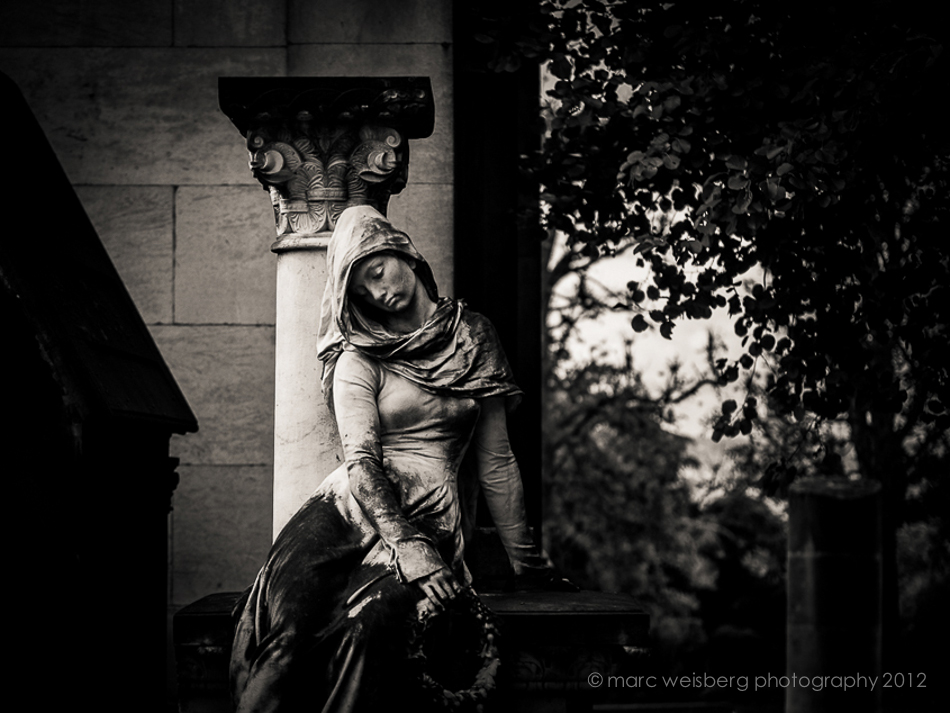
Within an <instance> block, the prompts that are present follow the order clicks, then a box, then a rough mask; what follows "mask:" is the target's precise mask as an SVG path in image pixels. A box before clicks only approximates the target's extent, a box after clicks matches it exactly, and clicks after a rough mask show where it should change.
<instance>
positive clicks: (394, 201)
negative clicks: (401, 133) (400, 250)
mask: <svg viewBox="0 0 950 713" xmlns="http://www.w3.org/2000/svg"><path fill="white" fill-rule="evenodd" d="M410 170H411V169H410ZM388 217H389V219H390V220H391V221H392V223H393V225H395V226H396V227H397V228H399V229H400V230H403V231H405V232H406V233H408V234H409V237H410V238H412V242H413V243H415V246H416V247H417V248H418V249H419V252H421V253H422V254H423V256H424V257H425V259H426V261H427V262H428V263H429V264H430V265H431V266H432V271H433V273H434V274H435V279H436V283H437V284H438V285H439V292H440V293H441V294H443V295H453V296H454V295H455V292H454V289H453V283H454V278H455V266H454V259H455V254H454V250H453V249H452V247H453V246H452V236H453V234H454V233H453V225H454V219H455V211H454V205H453V187H452V185H451V184H445V183H413V182H412V181H411V180H410V181H409V185H408V186H407V187H406V189H405V190H404V191H403V192H402V193H400V194H398V195H395V196H393V197H392V198H391V199H390V200H389V214H388ZM459 296H460V297H464V296H465V295H459Z"/></svg>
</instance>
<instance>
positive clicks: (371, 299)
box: [349, 253, 418, 314]
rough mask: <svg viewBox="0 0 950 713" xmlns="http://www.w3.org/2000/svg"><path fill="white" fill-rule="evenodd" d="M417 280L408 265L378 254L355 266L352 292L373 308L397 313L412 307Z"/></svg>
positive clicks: (392, 256)
mask: <svg viewBox="0 0 950 713" xmlns="http://www.w3.org/2000/svg"><path fill="white" fill-rule="evenodd" d="M417 280H418V278H417V277H416V273H415V272H413V270H412V267H411V266H410V265H409V263H408V262H406V261H405V260H402V259H400V258H398V257H396V256H395V255H392V254H391V253H377V254H375V255H370V256H369V257H366V258H363V259H362V260H360V261H359V262H357V263H356V265H354V266H353V272H352V273H351V274H350V287H349V291H350V294H352V295H353V296H355V297H357V298H359V299H360V300H362V301H363V302H365V303H366V304H368V305H370V306H372V307H375V308H377V309H380V310H383V311H384V312H388V313H390V314H396V313H398V312H401V311H403V310H405V309H406V308H408V307H409V306H410V305H412V303H413V301H414V300H415V297H416V288H417Z"/></svg>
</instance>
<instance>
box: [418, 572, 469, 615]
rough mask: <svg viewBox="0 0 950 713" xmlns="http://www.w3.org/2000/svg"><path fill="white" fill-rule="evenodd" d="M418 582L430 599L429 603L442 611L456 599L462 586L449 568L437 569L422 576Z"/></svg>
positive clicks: (436, 609)
mask: <svg viewBox="0 0 950 713" xmlns="http://www.w3.org/2000/svg"><path fill="white" fill-rule="evenodd" d="M416 584H417V585H418V586H419V588H420V589H421V590H422V593H423V594H425V595H426V598H427V599H428V600H429V604H430V605H431V607H432V608H433V609H434V610H435V611H442V610H443V609H445V607H446V606H447V605H448V603H449V602H451V601H452V600H453V599H455V595H456V594H458V593H459V590H460V589H461V587H460V586H459V583H458V581H456V579H455V577H454V576H453V575H452V573H451V572H450V571H449V570H448V569H445V568H443V569H437V570H436V571H435V572H433V573H432V574H428V575H426V576H425V577H420V578H419V579H417V580H416Z"/></svg>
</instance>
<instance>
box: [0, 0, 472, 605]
mask: <svg viewBox="0 0 950 713" xmlns="http://www.w3.org/2000/svg"><path fill="white" fill-rule="evenodd" d="M0 71H3V72H5V73H6V74H8V75H9V76H10V77H11V78H12V79H13V80H14V81H15V82H16V83H17V84H18V85H19V86H20V89H21V91H22V92H23V94H24V96H25V97H26V99H27V102H28V103H29V104H30V106H31V107H32V109H33V111H34V113H35V114H36V115H37V118H38V119H39V122H40V124H41V125H42V127H43V128H44V130H45V131H46V134H47V137H48V138H49V141H50V143H51V144H52V146H53V148H54V149H55V151H56V153H57V155H58V157H59V159H60V162H61V163H62V164H63V166H64V168H65V170H66V172H67V174H68V176H69V178H70V180H71V181H72V183H73V185H74V186H75V188H76V191H77V192H78V194H79V196H80V198H81V200H82V202H83V204H84V206H85V208H86V211H87V212H88V214H89V216H90V218H91V219H92V221H93V223H94V224H95V226H96V228H97V230H98V231H99V235H100V237H101V238H102V240H103V242H104V244H105V246H106V248H107V249H108V251H109V254H110V255H111V256H112V259H113V261H114V262H115V264H116V267H117V268H118V270H119V272H120V274H121V275H122V277H123V279H124V280H125V283H126V285H127V287H128V289H129V292H130V293H131V295H132V297H133V298H134V300H135V302H136V304H137V305H138V308H139V311H140V312H141V314H142V316H143V318H144V319H145V321H146V323H147V324H148V325H149V328H150V329H151V331H152V334H153V336H154V338H155V340H156V342H157V343H158V345H159V347H160V348H161V350H162V353H163V354H164V356H165V359H166V360H167V362H168V364H169V366H170V367H171V369H172V371H173V373H174V374H175V376H176V378H177V379H178V381H179V384H180V385H181V387H182V390H183V391H184V393H185V396H186V397H187V398H188V401H189V403H190V404H191V406H192V409H193V410H194V412H195V414H196V416H197V418H198V422H199V426H200V431H199V432H198V433H197V434H194V435H189V436H187V437H181V438H179V437H175V438H174V439H173V442H172V446H171V452H172V455H173V456H176V457H178V458H180V459H181V466H180V468H179V473H180V475H181V484H180V485H179V487H178V490H177V491H176V493H175V495H174V498H173V507H174V510H173V512H172V513H171V515H170V516H169V536H170V541H169V552H170V557H169V605H170V613H171V612H173V611H175V610H177V609H178V608H179V607H181V606H182V605H185V604H187V603H189V602H191V601H193V600H195V599H197V598H199V597H201V596H204V595H206V594H210V593H213V592H217V591H227V590H237V589H242V588H244V587H245V586H247V585H248V584H250V582H251V580H252V579H253V577H254V575H255V573H256V571H257V569H258V567H259V566H260V564H261V561H262V560H263V558H264V556H265V554H266V551H267V548H268V546H269V544H270V541H271V535H272V533H271V499H272V486H271V477H272V465H273V411H274V407H273V400H274V398H273V395H274V336H275V335H274V332H275V330H274V287H275V265H276V258H275V256H274V255H273V254H272V253H270V251H269V247H270V244H271V242H272V241H273V239H274V235H275V231H274V226H273V218H272V213H271V207H270V203H269V199H268V197H267V194H266V193H265V192H264V191H262V190H261V188H260V186H259V185H258V184H257V183H256V181H254V180H253V179H252V177H251V175H250V172H249V171H248V169H247V156H246V152H245V149H244V145H243V139H242V137H241V136H240V134H239V133H238V132H237V130H236V129H235V128H234V127H233V125H232V124H231V123H230V122H229V121H228V119H227V118H226V117H225V116H224V115H223V114H222V113H221V112H220V111H219V109H218V105H217V79H218V77H219V76H321V75H322V76H374V75H378V76H400V75H422V76H429V77H431V80H432V84H433V90H434V93H435V102H436V124H435V132H434V134H433V136H432V137H431V138H430V139H427V140H424V141H421V142H415V143H414V144H413V145H412V155H411V159H410V168H409V188H407V189H406V190H405V191H404V192H403V193H402V194H400V195H398V196H396V197H394V198H393V200H392V202H391V204H390V217H391V218H392V220H393V222H394V223H395V224H396V225H398V226H400V227H402V228H404V229H405V230H407V232H409V233H410V234H411V235H412V236H413V238H414V239H415V240H416V242H417V245H418V246H419V248H420V250H421V251H422V252H423V254H425V255H426V257H427V258H428V259H429V261H430V262H431V263H432V265H433V268H434V270H435V272H436V277H437V279H438V280H439V282H440V285H441V286H442V289H443V292H445V293H447V294H452V277H453V276H452V262H453V253H452V235H453V216H452V189H453V186H452V176H453V162H452V156H453V147H452V83H451V2H449V1H448V0H399V1H398V2H397V1H393V0H335V1H333V2H329V1H326V0H325V1H323V2H307V1H306V0H135V2H128V0H30V1H29V2H17V3H9V2H8V3H4V4H3V6H2V9H0ZM7 140H16V137H7ZM25 168H26V167H18V170H20V171H23V170H24V169H25ZM41 168H42V167H41V166H33V167H30V171H29V172H28V175H29V179H27V180H25V181H24V190H23V202H24V205H25V206H26V208H25V215H26V216H28V218H27V220H28V221H29V223H30V224H31V225H30V228H29V231H30V233H31V234H33V235H37V234H41V233H42V232H43V231H44V230H61V229H64V227H65V226H61V225H58V224H57V220H56V211H55V206H51V205H47V204H45V203H44V202H43V200H42V186H43V180H42V176H43V172H42V170H40V169H41ZM34 201H35V202H36V203H37V204H39V206H41V208H40V209H39V210H38V211H37V209H36V207H35V204H34ZM34 212H38V214H37V215H36V216H34V215H33V213H34ZM24 222H25V221H24ZM27 237H28V236H27ZM39 257H40V256H39V255H38V258H39ZM318 299H319V296H316V295H315V296H314V308H315V309H316V308H317V304H318ZM119 506H121V505H119ZM116 536H117V537H121V533H116ZM104 594H105V595H108V593H104Z"/></svg>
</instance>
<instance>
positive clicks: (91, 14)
mask: <svg viewBox="0 0 950 713" xmlns="http://www.w3.org/2000/svg"><path fill="white" fill-rule="evenodd" d="M171 42H172V7H171V3H170V2H168V0H135V2H129V0H95V1H94V2H89V0H31V1H30V2H17V1H15V0H9V1H8V2H4V3H2V4H0V46H3V47H167V46H169V45H170V44H171Z"/></svg>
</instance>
